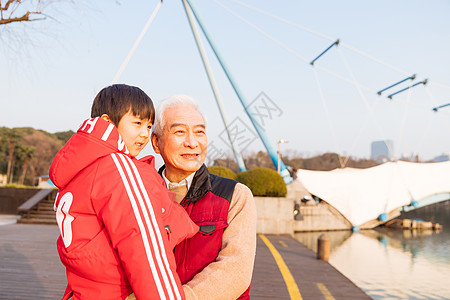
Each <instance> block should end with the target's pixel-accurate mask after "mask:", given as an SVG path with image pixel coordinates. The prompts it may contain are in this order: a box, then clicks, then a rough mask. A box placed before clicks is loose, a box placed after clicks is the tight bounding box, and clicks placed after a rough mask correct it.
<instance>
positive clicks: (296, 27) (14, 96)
mask: <svg viewBox="0 0 450 300" xmlns="http://www.w3.org/2000/svg"><path fill="white" fill-rule="evenodd" d="M191 1H192V3H193V4H194V6H195V7H196V9H197V12H198V14H199V15H200V16H201V19H202V20H203V23H204V24H205V26H206V27H207V29H208V31H209V32H210V34H211V36H212V37H213V40H214V42H215V45H216V47H217V50H218V51H219V52H220V54H221V57H222V58H223V60H224V62H225V63H226V65H227V66H228V68H229V70H230V71H231V75H232V77H233V78H234V79H235V82H236V84H237V85H238V86H239V89H240V90H241V92H242V95H243V97H244V98H245V99H246V102H247V105H248V106H249V107H251V108H252V110H253V111H257V112H259V114H257V115H254V117H255V120H256V121H257V122H258V123H259V124H260V125H261V128H262V131H263V132H264V134H265V135H266V137H267V141H268V142H269V143H270V144H271V146H272V147H273V149H275V150H276V149H277V142H278V141H280V140H281V139H284V140H287V141H288V143H285V144H282V145H281V152H282V153H283V154H284V155H302V156H304V157H310V156H313V155H317V154H321V153H324V152H336V153H339V154H341V155H351V156H354V157H357V158H369V157H370V145H371V143H372V142H373V141H378V140H392V141H393V145H394V149H393V150H394V154H395V156H396V157H401V156H403V155H408V156H409V155H410V154H411V153H418V154H419V155H420V156H421V157H422V159H423V160H428V159H432V158H433V157H435V156H438V155H440V154H442V153H448V152H450V139H449V138H448V134H449V133H450V106H449V107H447V108H442V109H441V110H439V111H438V112H437V113H436V112H433V111H432V108H433V107H436V106H439V105H444V104H447V103H450V75H449V73H448V70H450V59H449V53H450V18H448V15H449V14H450V1H447V0H435V1H425V2H424V1H418V0H411V1H406V0H398V1H388V0H380V1H357V0H344V1H332V0H317V1H294V0H279V1H268V0H258V1H256V0H240V1H237V0H210V1H200V0H191ZM157 4H158V1H156V0H151V1H150V0H146V1H141V0H139V1H124V0H115V1H100V0H99V1H63V0H61V1H53V3H51V5H48V6H47V7H45V8H44V12H45V13H46V14H47V15H48V16H49V17H48V18H47V19H46V20H44V21H38V22H29V23H20V24H19V23H18V24H11V25H7V26H1V27H0V56H1V57H2V58H3V59H0V89H1V92H0V126H6V127H34V128H36V129H43V130H46V131H48V132H58V131H66V130H74V131H76V130H77V128H78V126H79V125H80V124H81V122H82V121H83V120H84V119H86V118H88V117H89V116H90V108H91V104H92V100H93V99H94V97H95V95H96V94H97V93H98V92H99V91H100V90H101V89H102V88H103V87H105V86H108V85H110V84H111V83H112V81H113V78H114V77H115V75H116V74H117V73H118V71H119V69H120V67H121V65H122V64H123V63H124V61H125V58H126V57H127V55H128V54H129V52H130V50H131V48H132V47H133V45H134V44H135V42H136V40H137V38H138V36H139V35H140V33H141V32H142V30H143V28H144V26H145V24H146V23H147V21H148V19H149V18H150V16H151V14H152V12H153V10H154V9H155V7H156V6H157ZM337 39H339V44H338V45H337V46H333V47H331V49H330V50H329V51H328V52H326V53H325V54H324V55H323V56H321V57H320V58H319V59H317V60H316V61H315V63H314V66H312V65H311V64H310V62H311V61H312V60H313V59H314V58H316V57H317V56H318V55H319V54H320V53H322V51H324V50H325V49H327V48H328V47H329V46H330V45H332V44H333V43H334V41H336V40H337ZM202 41H203V45H204V47H205V49H206V52H207V55H208V59H209V61H210V64H211V68H212V71H213V73H214V76H215V80H216V82H217V85H218V87H219V91H220V95H221V98H222V101H223V105H224V111H225V114H226V118H227V120H228V124H229V127H232V128H234V130H235V131H234V132H237V135H236V138H237V139H238V140H239V147H240V148H241V150H242V152H243V154H244V156H245V155H249V154H251V153H253V152H254V151H259V150H264V146H263V144H262V142H261V141H260V139H259V138H258V137H257V135H256V133H255V130H254V128H253V126H252V123H251V122H250V120H249V117H248V116H247V115H246V113H245V110H244V107H243V106H242V104H241V103H240V101H239V99H238V97H237V96H236V94H235V93H234V91H233V89H232V87H231V85H230V83H229V81H228V80H227V78H226V76H225V75H224V72H223V70H222V69H221V67H220V65H219V63H218V62H217V59H216V58H215V56H214V54H213V52H212V51H211V48H210V47H209V45H208V44H207V41H206V40H205V39H204V38H203V40H202ZM413 74H416V79H415V80H408V81H406V82H404V83H402V84H400V85H398V86H396V87H394V88H391V89H389V90H387V91H386V92H384V93H382V95H381V96H380V95H378V94H377V91H379V90H381V89H383V88H385V87H388V86H390V85H392V84H394V83H396V82H399V81H400V80H403V79H405V78H407V77H410V76H412V75H413ZM424 79H428V82H427V84H426V85H424V84H418V85H416V86H415V87H413V88H410V89H408V90H406V91H404V92H402V93H399V94H398V95H395V96H393V97H392V100H390V99H389V98H387V96H388V95H389V94H391V93H394V92H396V91H398V90H400V89H402V88H405V87H408V86H410V85H412V84H415V83H419V82H421V81H423V80H424ZM117 82H118V83H126V84H130V85H135V86H138V87H140V88H142V89H143V90H144V91H145V92H146V93H147V94H148V95H149V96H150V97H151V98H152V99H153V101H154V102H155V104H157V103H158V102H159V101H161V100H162V99H164V98H166V97H169V96H172V95H175V94H186V95H189V96H191V97H193V98H195V99H196V100H197V101H198V103H199V105H200V108H201V110H202V112H203V113H204V115H205V116H206V118H207V121H208V145H209V146H210V147H209V149H210V152H209V154H208V160H211V159H214V158H220V157H224V156H231V155H232V154H231V150H230V149H231V148H230V146H229V142H228V141H227V139H226V134H225V131H224V128H225V127H224V124H223V121H222V119H221V117H220V113H219V110H218V107H217V104H216V102H215V100H214V96H213V93H212V91H211V88H210V86H209V83H208V79H207V76H206V73H205V71H204V68H203V65H202V62H201V58H200V55H199V52H198V50H197V48H196V44H195V41H194V38H193V35H192V32H191V29H190V27H189V23H188V21H187V18H186V14H185V12H184V8H183V5H182V3H181V1H171V0H166V1H164V2H163V4H162V6H161V8H160V10H159V11H158V13H157V15H156V17H155V19H154V21H153V22H152V23H151V24H150V26H149V28H148V31H147V32H146V33H145V35H144V37H143V38H142V40H141V42H140V44H139V46H138V47H137V48H136V50H135V52H134V54H133V55H132V57H131V59H130V60H129V62H128V64H127V65H126V67H125V69H124V71H123V72H122V73H121V75H120V77H119V79H118V81H117ZM143 154H154V153H153V151H152V149H151V147H150V146H148V147H147V149H146V150H144V151H143Z"/></svg>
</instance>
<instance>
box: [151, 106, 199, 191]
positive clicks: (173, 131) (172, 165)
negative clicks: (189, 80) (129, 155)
mask: <svg viewBox="0 0 450 300" xmlns="http://www.w3.org/2000/svg"><path fill="white" fill-rule="evenodd" d="M164 116H165V119H166V123H165V125H164V128H163V132H162V135H161V136H160V137H158V136H157V135H156V134H155V133H153V134H152V144H153V149H154V150H155V152H156V153H159V154H161V156H162V158H163V160H164V163H165V165H166V173H165V176H166V177H167V179H169V180H170V181H172V182H179V181H181V180H183V179H184V178H186V177H187V176H189V175H190V174H192V173H193V172H196V171H197V170H198V169H200V167H201V166H202V164H203V163H204V161H205V159H206V145H207V142H208V141H207V137H206V124H205V120H203V117H202V115H201V114H200V113H199V112H198V111H197V109H195V108H194V107H192V106H190V105H186V104H178V105H175V106H171V107H169V108H167V109H166V111H165V113H164Z"/></svg>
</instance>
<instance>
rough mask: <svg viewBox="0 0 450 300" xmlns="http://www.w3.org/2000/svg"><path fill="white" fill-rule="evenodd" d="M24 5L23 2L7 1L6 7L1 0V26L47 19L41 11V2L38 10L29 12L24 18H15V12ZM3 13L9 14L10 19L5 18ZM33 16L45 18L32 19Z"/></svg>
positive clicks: (16, 0)
mask: <svg viewBox="0 0 450 300" xmlns="http://www.w3.org/2000/svg"><path fill="white" fill-rule="evenodd" d="M22 4H23V2H22V0H8V1H6V3H5V5H4V6H3V5H2V2H1V0H0V25H5V24H9V23H14V22H29V21H41V20H44V19H46V17H45V16H43V14H42V12H41V11H40V8H39V6H40V4H41V1H40V0H39V1H38V3H37V5H36V9H35V10H32V11H30V10H28V11H27V12H26V13H24V14H23V15H22V16H14V14H15V12H16V11H17V9H18V8H19V7H21V5H22ZM3 12H7V13H8V14H9V16H8V17H6V18H5V17H4V16H3ZM33 15H39V16H43V17H41V18H30V16H33Z"/></svg>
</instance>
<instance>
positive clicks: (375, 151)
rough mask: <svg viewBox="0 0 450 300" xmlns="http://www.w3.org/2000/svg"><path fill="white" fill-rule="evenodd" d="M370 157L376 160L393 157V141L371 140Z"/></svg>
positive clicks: (388, 159) (384, 160)
mask: <svg viewBox="0 0 450 300" xmlns="http://www.w3.org/2000/svg"><path fill="white" fill-rule="evenodd" d="M371 148H372V152H371V154H370V158H371V159H373V160H375V161H377V162H387V161H391V160H392V159H393V158H394V153H393V152H394V142H393V141H391V140H386V141H375V142H372V147H371Z"/></svg>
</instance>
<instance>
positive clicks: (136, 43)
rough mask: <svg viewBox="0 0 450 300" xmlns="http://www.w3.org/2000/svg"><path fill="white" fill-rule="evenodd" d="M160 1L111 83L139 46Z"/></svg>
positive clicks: (157, 9) (160, 2)
mask: <svg viewBox="0 0 450 300" xmlns="http://www.w3.org/2000/svg"><path fill="white" fill-rule="evenodd" d="M162 2H163V0H161V1H159V2H158V4H157V5H156V8H155V9H154V11H153V13H152V15H151V16H150V18H149V19H148V21H147V23H146V24H145V26H144V28H143V29H142V31H141V34H140V35H139V37H138V38H137V40H136V42H134V45H133V47H132V48H131V50H130V52H129V53H128V56H127V57H126V58H125V60H124V61H123V63H122V65H121V66H120V69H119V71H117V73H116V76H114V79H113V81H112V83H111V84H114V83H116V82H117V80H118V79H119V77H120V75H122V72H123V70H124V69H125V67H126V66H127V64H128V62H129V60H130V59H131V57H132V56H133V53H134V51H135V50H136V48H137V47H138V46H139V43H140V42H141V40H142V38H143V37H144V35H145V33H146V32H147V29H148V27H149V26H150V24H151V23H152V22H153V19H154V18H155V17H156V14H157V13H158V11H159V9H160V8H161V4H162Z"/></svg>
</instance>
